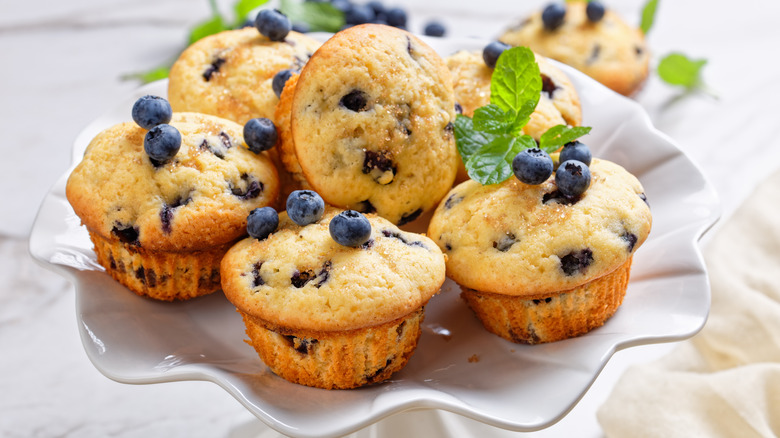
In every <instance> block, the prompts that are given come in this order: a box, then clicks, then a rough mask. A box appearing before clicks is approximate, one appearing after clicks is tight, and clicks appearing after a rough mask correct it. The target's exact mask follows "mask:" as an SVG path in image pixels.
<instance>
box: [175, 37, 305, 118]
mask: <svg viewBox="0 0 780 438" xmlns="http://www.w3.org/2000/svg"><path fill="white" fill-rule="evenodd" d="M319 46H320V43H319V42H318V41H316V40H314V39H312V38H310V37H308V36H306V35H302V34H300V33H297V32H290V33H289V34H288V35H287V37H286V38H285V39H284V41H271V40H269V39H268V38H267V37H265V36H263V35H261V34H260V32H258V31H257V29H255V28H250V27H248V28H244V29H239V30H228V31H223V32H220V33H218V34H215V35H210V36H207V37H205V38H203V39H201V40H198V41H196V42H195V43H193V44H192V45H191V46H190V47H188V48H187V49H186V50H184V52H182V54H181V55H180V56H179V58H178V59H177V60H176V62H175V63H174V64H173V67H172V68H171V72H170V75H169V77H168V100H169V101H170V103H171V106H172V107H173V110H174V111H192V112H199V113H204V114H211V115H215V116H219V117H223V118H226V119H229V120H233V121H235V122H237V123H239V124H244V123H246V122H247V121H248V120H249V119H251V118H255V117H265V118H268V119H272V120H273V117H274V108H275V106H276V103H277V102H278V100H279V99H278V97H277V96H276V94H275V93H274V91H273V87H272V82H273V78H274V76H275V75H276V73H277V72H279V71H280V70H285V69H300V68H301V67H302V66H303V65H304V64H305V63H306V61H308V59H309V57H310V56H311V54H312V53H314V51H315V50H317V48H318V47H319Z"/></svg>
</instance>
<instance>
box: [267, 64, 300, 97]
mask: <svg viewBox="0 0 780 438" xmlns="http://www.w3.org/2000/svg"><path fill="white" fill-rule="evenodd" d="M293 73H296V71H295V70H293V69H290V68H288V69H284V70H279V71H278V72H277V73H276V74H275V75H274V79H273V80H272V81H271V88H273V90H274V94H276V97H282V91H284V85H285V84H286V83H287V81H288V80H289V79H290V76H292V75H293Z"/></svg>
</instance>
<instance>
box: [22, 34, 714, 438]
mask: <svg viewBox="0 0 780 438" xmlns="http://www.w3.org/2000/svg"><path fill="white" fill-rule="evenodd" d="M426 41H427V42H429V44H431V45H432V46H433V47H434V48H435V49H437V50H438V51H439V53H440V54H442V55H448V54H450V53H451V52H454V51H455V50H456V49H461V48H466V49H481V48H482V47H483V46H484V41H477V40H470V39H459V40H455V39H446V38H442V39H435V38H427V39H426ZM561 68H563V69H564V70H565V71H566V73H567V74H569V76H570V77H571V79H572V81H573V82H574V84H575V86H576V87H577V89H578V91H579V93H580V97H581V100H582V105H583V113H584V122H583V124H584V125H587V126H592V127H593V130H592V133H591V134H590V135H588V136H587V137H586V138H585V141H586V142H587V143H588V145H589V146H590V147H591V149H592V150H593V152H594V155H596V156H598V157H601V158H605V159H609V160H612V161H615V162H617V163H619V164H621V165H622V166H624V167H625V168H627V169H628V170H629V171H631V172H632V173H634V174H635V175H636V176H637V177H638V178H639V179H640V180H641V182H642V184H643V185H644V187H645V191H646V194H647V197H648V200H649V203H650V205H651V208H652V211H653V218H654V219H653V230H652V232H651V234H650V238H649V239H648V240H647V242H646V243H645V244H644V245H643V246H642V247H641V248H640V249H639V250H638V252H637V254H636V255H635V256H634V264H633V270H632V278H631V282H630V284H629V287H628V291H627V294H626V298H625V301H624V302H623V305H622V307H621V308H620V309H619V310H618V312H617V313H616V314H615V316H614V317H613V318H611V319H610V320H609V321H608V322H607V323H606V324H605V325H604V326H603V327H601V328H598V329H596V330H594V331H592V332H590V333H588V334H586V335H584V336H581V337H578V338H575V339H569V340H565V341H562V342H557V343H552V344H544V345H536V346H528V345H516V344H513V343H510V342H508V341H505V340H503V339H501V338H499V337H497V336H494V335H491V334H489V333H487V332H486V331H485V330H483V329H482V327H481V325H480V324H479V322H478V321H477V320H476V319H475V318H474V317H473V316H472V314H471V313H470V311H469V310H468V308H467V307H466V306H465V304H464V303H463V302H462V301H461V300H460V299H459V296H458V293H459V292H458V290H457V286H455V285H454V284H453V283H452V282H450V281H449V280H448V281H447V282H446V283H445V285H444V287H443V290H442V293H441V294H439V295H437V296H436V297H434V298H433V299H432V300H431V302H430V303H429V304H428V306H427V308H426V318H425V323H424V331H423V335H422V337H421V339H420V343H419V346H418V348H417V350H416V352H415V354H414V356H413V357H412V359H411V360H410V362H409V364H408V365H407V367H406V368H404V369H403V370H402V371H401V372H399V373H397V374H396V375H394V376H393V379H392V380H390V381H387V382H384V383H382V384H378V385H374V386H370V387H366V388H361V389H355V390H342V391H338V390H334V391H327V390H321V389H315V388H308V387H304V386H299V385H295V384H292V383H288V382H286V381H285V380H282V379H281V378H279V377H277V376H275V375H274V374H272V373H271V372H270V371H269V370H268V368H267V367H266V366H265V365H264V364H263V363H262V362H261V361H260V359H259V358H258V357H257V355H256V353H255V352H254V350H253V349H252V348H251V347H249V346H248V345H246V344H245V343H244V342H243V340H244V339H245V334H244V327H243V323H242V321H241V318H240V316H239V315H238V313H236V311H235V309H234V307H233V306H232V305H231V304H230V303H229V302H228V301H227V300H225V298H224V297H223V296H222V294H221V293H215V294H212V295H210V296H206V297H202V298H199V299H195V300H191V301H188V302H177V303H163V302H156V301H153V300H150V299H145V298H141V297H138V296H136V295H135V294H133V293H130V292H129V291H128V290H127V289H125V288H124V287H123V286H121V285H120V284H118V283H116V282H115V281H114V280H112V279H111V278H110V277H109V276H108V275H106V273H105V272H104V271H103V269H102V268H101V267H100V266H98V265H97V263H96V262H95V255H94V253H93V251H92V245H91V243H90V241H89V239H88V236H87V233H86V230H85V229H84V228H83V227H81V226H80V222H79V219H78V218H77V217H76V216H75V214H74V213H73V210H72V209H71V207H70V205H69V204H68V202H67V200H66V199H65V181H66V179H67V174H66V175H63V176H62V178H60V179H59V181H58V182H57V183H56V184H55V186H54V187H53V188H52V189H51V191H50V192H49V193H48V195H47V196H46V198H45V199H44V201H43V203H42V205H41V207H40V211H39V213H38V216H37V218H36V220H35V223H34V225H33V229H32V233H31V236H30V251H31V253H32V255H33V256H34V257H35V258H36V259H37V260H39V261H41V262H42V263H43V264H44V265H45V266H47V267H49V268H52V269H54V270H55V271H57V272H59V273H62V274H64V275H65V276H66V277H68V278H69V279H70V280H71V281H73V283H74V284H75V289H76V313H77V318H78V322H79V330H80V332H81V338H82V341H83V344H84V348H85V350H86V352H87V355H88V356H89V358H90V359H91V361H92V363H93V364H94V365H95V367H96V368H97V369H98V370H100V372H102V373H103V374H105V375H106V376H107V377H109V378H111V379H113V380H116V381H119V382H125V383H159V382H171V381H180V380H207V381H211V382H214V383H216V384H218V385H220V386H221V387H223V388H224V389H225V390H226V391H228V392H229V393H230V394H231V395H233V396H234V397H235V398H236V399H237V400H238V401H239V402H241V403H242V404H243V405H244V406H245V407H246V408H247V409H249V410H250V411H251V412H252V413H253V414H254V415H256V416H257V417H258V418H259V419H260V420H262V421H263V422H265V423H266V424H268V425H269V426H270V427H272V428H274V429H275V430H277V431H279V432H281V433H283V434H286V435H292V436H301V437H313V436H337V435H343V434H348V433H350V432H353V431H356V430H358V429H360V428H362V427H364V426H367V425H369V424H372V423H374V422H376V421H378V420H380V419H382V418H384V417H386V416H388V415H390V414H393V413H397V412H400V411H404V410H409V409H420V408H431V409H433V408H435V409H444V410H447V411H451V412H455V413H457V414H460V415H463V416H466V417H470V418H473V419H475V420H478V421H481V422H484V423H487V424H490V425H493V426H497V427H501V428H505V429H510V430H516V431H531V430H538V429H541V428H544V427H547V426H549V425H551V424H553V423H555V422H556V421H558V420H559V419H560V418H562V417H563V416H564V415H565V414H566V413H567V412H568V411H569V410H570V409H571V408H572V407H573V406H574V405H575V404H576V403H577V401H578V400H579V399H580V398H581V397H582V396H583V395H584V394H585V392H586V391H587V389H588V388H589V387H590V385H591V384H592V382H593V381H594V379H595V378H596V376H597V375H598V374H599V372H600V371H601V370H602V369H603V367H604V365H605V364H606V362H607V361H608V360H609V358H610V357H611V356H612V355H613V354H614V353H615V351H617V350H619V349H622V348H626V347H631V346H635V345H641V344H649V343H658V342H670V341H678V340H682V339H685V338H687V337H690V336H692V335H693V334H695V333H696V332H698V331H699V330H700V329H701V327H702V326H703V325H704V322H705V320H706V318H707V314H708V311H709V303H710V295H709V283H708V280H707V274H706V270H705V266H704V263H703V261H702V257H701V254H700V251H699V248H698V240H699V239H700V237H701V236H702V235H703V234H704V233H705V232H706V231H707V230H708V229H709V228H710V227H711V226H712V224H713V223H715V221H716V220H717V218H718V216H719V203H718V200H717V196H716V194H715V191H714V189H713V188H712V186H710V184H709V183H708V182H707V181H706V180H705V178H704V176H703V175H702V173H701V172H700V171H699V169H698V168H697V167H696V165H694V163H692V162H691V160H690V159H688V157H687V156H686V155H685V154H684V153H683V152H682V151H681V150H680V149H679V148H678V147H677V146H676V145H675V144H674V143H673V142H672V141H671V140H670V139H669V138H667V137H666V136H665V135H663V134H661V133H660V132H659V131H657V130H656V129H655V128H654V127H653V126H652V125H651V122H650V119H649V117H648V116H647V114H646V113H645V112H644V110H643V109H642V108H641V107H640V106H639V105H638V104H637V103H635V102H634V101H632V100H629V99H626V98H624V97H622V96H619V95H617V94H615V93H613V92H611V91H610V90H608V89H607V88H605V87H603V86H601V85H600V84H598V83H596V82H594V81H593V80H591V79H590V78H588V77H586V76H584V75H582V74H580V73H578V72H577V71H574V70H572V69H570V68H568V67H566V66H561ZM166 85H167V83H166V82H165V81H160V82H157V83H153V84H150V85H148V86H145V87H143V88H140V89H139V90H137V91H136V92H135V93H133V95H131V96H128V97H127V99H125V100H124V101H123V102H121V103H120V104H119V105H118V106H117V107H116V108H115V109H114V110H112V111H110V112H109V113H107V114H105V115H104V116H102V117H100V118H98V119H97V120H95V121H94V122H93V123H92V124H90V125H89V126H88V127H87V128H85V130H84V131H83V132H82V133H81V134H80V135H79V136H78V138H77V139H76V141H75V145H74V149H73V158H74V163H75V162H76V161H78V160H79V159H80V157H81V155H82V153H83V150H84V148H85V147H86V145H87V143H88V142H89V140H90V139H91V138H92V137H93V136H94V135H95V134H97V133H98V132H99V131H100V130H102V129H104V128H106V127H108V126H110V125H112V124H114V123H118V122H121V121H126V120H129V119H130V109H131V107H132V104H133V102H134V101H135V100H136V99H137V98H138V97H140V96H141V95H144V94H157V95H161V96H165V95H166ZM68 173H69V172H68Z"/></svg>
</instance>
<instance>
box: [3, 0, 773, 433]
mask: <svg viewBox="0 0 780 438" xmlns="http://www.w3.org/2000/svg"><path fill="white" fill-rule="evenodd" d="M11 3H12V2H10V1H9V2H6V4H5V5H4V6H5V7H4V8H3V14H1V15H0V53H2V57H3V61H2V68H0V84H2V94H0V96H2V105H0V126H2V132H3V133H4V135H5V138H6V140H4V142H3V145H2V151H3V155H4V159H2V160H0V178H1V179H2V182H3V183H2V184H0V194H1V195H2V200H3V207H2V208H1V209H0V258H1V260H2V263H0V280H1V281H2V285H3V288H2V290H0V351H2V354H0V393H1V394H3V395H2V397H0V436H45V437H48V436H63V435H68V436H107V435H115V436H123V437H126V436H209V437H211V436H231V437H243V436H260V435H262V436H275V435H276V434H275V433H273V432H270V431H268V429H266V428H265V427H264V426H263V425H262V423H260V422H259V421H258V420H256V419H255V418H254V417H253V416H252V415H251V414H249V413H248V412H247V411H246V410H245V409H244V408H243V407H242V406H241V405H240V404H239V403H238V402H236V401H235V400H234V399H233V398H232V397H231V396H230V395H228V394H227V393H226V392H225V391H223V390H222V389H221V388H219V387H218V386H216V385H214V384H211V383H207V382H181V383H170V384H162V385H146V386H131V385H124V384H119V383H116V382H113V381H111V380H109V379H107V378H105V377H104V376H102V375H101V374H100V373H99V372H98V371H97V370H96V369H95V368H94V367H92V365H91V364H90V362H89V360H88V359H87V357H86V355H85V354H84V351H83V348H82V346H81V343H80V340H79V337H78V331H77V327H76V324H75V323H76V318H75V314H74V291H73V287H72V285H70V284H69V283H68V282H67V281H66V280H65V279H64V278H62V277H60V276H58V275H56V274H54V273H51V272H49V271H47V270H45V269H43V268H41V267H40V266H38V265H37V264H35V263H34V262H33V261H32V259H31V257H30V256H29V255H28V253H27V240H26V237H27V235H28V234H29V231H30V226H31V223H32V221H33V218H34V216H35V214H36V212H37V207H38V205H39V204H40V202H41V199H42V198H43V196H44V195H45V193H46V192H47V191H48V189H49V187H50V186H51V185H52V184H53V183H54V182H55V181H56V179H57V178H58V177H59V176H60V175H61V174H62V173H63V172H65V170H66V169H67V168H68V166H69V165H70V157H71V144H72V142H73V140H74V138H75V136H76V135H77V134H78V133H79V132H80V131H81V130H82V128H84V127H85V126H86V125H87V124H88V123H89V122H90V121H91V120H93V119H94V118H96V117H97V116H99V115H100V114H101V113H103V112H105V111H106V110H107V109H109V108H111V107H112V106H113V104H114V103H115V102H117V101H118V100H119V99H121V98H123V97H125V96H126V95H127V94H128V93H129V92H130V91H131V90H133V89H134V88H136V87H137V86H138V83H137V82H133V81H127V80H123V79H122V76H123V75H125V74H128V73H133V72H136V71H141V70H146V69H149V68H152V67H154V66H157V65H159V64H161V63H164V62H166V61H168V60H170V59H172V58H173V57H175V56H176V54H177V53H178V51H179V50H180V49H181V48H182V45H183V44H184V41H185V39H186V35H187V31H188V29H189V28H190V27H191V26H192V25H193V24H195V23H196V22H198V21H200V20H203V19H205V18H207V17H208V14H209V8H208V2H207V1H205V0H201V1H197V2H193V1H185V0H156V1H150V0H136V1H117V0H115V1H110V2H106V1H97V0H78V1H70V2H56V1H52V0H43V1H40V2H13V3H14V4H13V5H11ZM386 3H387V4H395V5H401V6H404V7H406V8H407V10H408V11H409V15H410V23H409V24H410V25H409V27H410V30H411V31H416V32H420V31H421V30H422V26H423V24H424V23H425V21H427V20H428V19H429V18H434V17H435V18H438V19H440V20H441V21H442V22H443V23H444V24H445V25H446V26H447V30H448V33H447V35H448V36H480V37H488V38H489V37H495V36H496V35H497V33H498V32H499V31H500V30H501V29H503V28H504V27H505V26H507V25H508V24H510V23H511V22H513V21H514V20H515V19H517V18H518V17H521V16H522V15H523V14H524V13H526V12H527V11H530V10H532V9H535V8H538V7H541V6H542V5H544V4H545V3H546V2H544V1H539V0H534V1H525V2H522V4H521V5H516V4H515V3H521V2H514V1H510V0H495V1H483V2H479V3H478V4H477V3H475V2H466V1H445V0H433V1H428V2H425V4H424V5H423V6H420V5H418V4H417V3H421V2H415V1H412V0H395V1H388V2H386ZM605 3H606V4H607V5H608V6H610V7H613V8H615V9H616V10H618V12H619V13H621V15H623V16H624V17H626V18H627V20H628V21H632V22H638V19H639V13H640V9H641V6H642V4H643V2H642V1H640V0H623V1H620V2H618V1H612V2H605ZM219 4H220V7H221V8H222V10H223V11H225V13H226V14H229V13H230V6H231V5H232V2H231V1H225V0H222V1H220V2H219ZM778 18H780V4H778V3H776V2H765V1H759V0H746V3H742V2H738V3H724V2H720V3H717V4H707V5H706V6H705V5H704V4H703V3H702V2H698V1H694V0H676V1H669V2H665V1H661V4H660V6H659V11H658V17H657V19H656V24H655V27H654V28H653V29H652V31H651V33H650V35H649V44H650V46H651V48H652V50H653V54H654V59H655V61H657V59H658V58H659V57H660V56H661V55H664V54H666V53H669V52H672V51H682V52H684V53H686V54H687V55H689V56H691V57H693V58H706V59H708V60H709V62H708V64H707V66H706V67H705V69H704V79H705V81H706V82H707V84H709V86H710V87H711V88H712V89H713V90H714V91H715V92H716V93H717V96H718V97H717V98H713V97H711V96H709V95H704V94H693V95H687V96H683V97H681V98H678V94H679V91H680V90H677V89H674V88H672V87H669V86H667V85H665V84H663V83H662V82H660V81H659V80H658V78H657V77H655V76H653V77H651V79H650V80H649V82H648V83H647V85H646V87H645V89H644V90H643V91H642V92H641V94H640V95H639V96H637V100H638V101H639V103H640V104H641V105H642V106H644V107H645V109H646V110H647V111H648V113H649V114H650V116H651V118H652V120H653V122H654V124H655V125H656V126H657V127H658V128H659V129H660V130H661V131H663V132H664V133H666V134H667V135H668V136H670V137H671V138H672V139H674V140H675V141H676V142H677V143H678V144H679V145H680V146H681V148H682V149H683V150H684V151H686V152H687V153H688V154H689V155H690V157H691V158H692V159H693V160H694V161H695V162H696V163H697V164H698V165H699V166H700V167H701V169H702V171H703V172H704V174H705V175H706V176H707V177H708V178H709V179H710V181H711V182H712V184H713V185H714V186H715V188H716V190H717V191H718V193H719V195H720V197H721V201H722V207H723V213H724V216H729V215H730V214H731V213H732V212H733V211H734V210H735V209H736V208H738V206H739V205H740V203H741V202H742V200H743V199H744V198H745V197H746V196H747V195H748V194H749V193H750V191H751V190H752V188H753V187H754V186H755V185H756V184H757V183H758V182H759V181H761V180H762V179H763V178H764V177H765V176H766V175H768V174H769V173H770V172H772V171H774V170H776V169H778V168H780V165H778V164H780V162H779V161H778V159H780V123H778V122H777V117H778V115H780V111H778V109H777V106H776V102H777V99H778V97H780V81H778V79H780V68H778V61H776V56H777V44H778V43H780V28H778V27H777V25H776V22H777V19H778ZM705 242H706V240H705ZM670 348H672V345H670V344H664V345H659V346H646V347H636V348H630V349H627V350H624V351H620V352H618V353H617V354H616V355H615V356H614V357H613V358H612V360H611V361H610V362H609V363H608V365H607V367H606V368H605V369H604V371H603V372H602V373H601V375H600V376H599V377H598V379H597V380H596V382H595V384H594V386H593V387H592V388H591V390H590V391H589V392H588V393H587V394H586V395H585V397H584V398H583V400H582V401H581V402H580V403H579V404H578V405H577V406H576V407H575V408H574V409H573V410H572V411H571V412H570V413H569V415H567V416H566V417H565V418H564V419H563V420H562V421H561V422H559V423H558V424H556V425H554V426H552V427H551V428H549V429H546V430H543V431H540V432H536V433H532V434H528V435H530V436H593V437H595V436H600V435H601V432H600V429H599V426H598V423H597V422H596V418H595V411H596V409H597V408H598V406H599V405H600V404H601V403H602V402H603V400H604V399H605V398H606V397H607V396H608V394H609V392H610V390H611V388H612V386H613V385H614V383H615V381H616V380H617V378H618V377H619V376H620V375H621V373H622V371H623V370H624V369H625V368H626V367H627V366H628V365H629V364H632V363H637V362H642V361H647V360H650V359H652V358H654V357H657V356H658V355H661V354H663V353H665V352H667V351H669V349H670ZM399 424H406V425H408V424H416V425H417V426H416V428H413V429H411V431H412V432H417V433H416V434H419V435H423V434H424V435H426V436H447V435H449V434H451V433H452V431H453V430H460V428H463V427H466V428H467V429H465V430H468V431H472V432H473V433H475V434H477V433H478V434H479V436H486V435H488V434H489V435H490V436H510V435H511V436H517V435H520V436H525V435H526V434H520V433H509V432H505V431H501V430H498V429H492V428H488V427H486V426H481V425H479V424H477V423H475V422H473V421H470V420H465V419H462V418H460V417H457V416H455V415H453V414H442V415H426V414H425V413H404V414H399V415H396V416H394V417H391V418H390V419H389V420H386V421H385V422H383V423H381V424H380V425H379V426H377V427H375V428H374V429H372V430H371V431H363V432H361V433H360V434H362V435H361V436H369V434H371V433H374V434H379V433H380V432H381V431H382V430H385V429H383V428H389V427H391V426H392V427H396V429H394V430H398V429H397V427H398V425H399ZM448 431H449V433H448Z"/></svg>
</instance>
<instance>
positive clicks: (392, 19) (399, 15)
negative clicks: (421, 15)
mask: <svg viewBox="0 0 780 438" xmlns="http://www.w3.org/2000/svg"><path fill="white" fill-rule="evenodd" d="M385 21H387V24H389V25H390V26H395V27H405V26H406V11H405V10H403V9H401V8H390V9H388V10H387V11H386V12H385Z"/></svg>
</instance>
